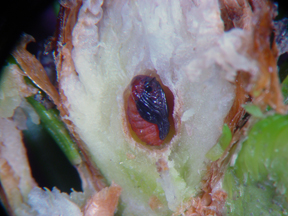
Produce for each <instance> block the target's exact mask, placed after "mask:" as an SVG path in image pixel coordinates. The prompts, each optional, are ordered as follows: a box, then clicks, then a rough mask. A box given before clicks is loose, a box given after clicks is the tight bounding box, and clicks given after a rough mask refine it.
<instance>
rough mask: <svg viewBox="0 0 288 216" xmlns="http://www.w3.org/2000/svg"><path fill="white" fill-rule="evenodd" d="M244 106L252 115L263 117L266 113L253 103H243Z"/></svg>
mask: <svg viewBox="0 0 288 216" xmlns="http://www.w3.org/2000/svg"><path fill="white" fill-rule="evenodd" d="M243 108H244V109H245V110H246V111H247V112H248V113H249V114H251V115H252V116H254V117H256V118H263V117H264V114H263V113H262V111H261V109H260V108H259V107H258V106H256V105H253V104H247V105H243Z"/></svg>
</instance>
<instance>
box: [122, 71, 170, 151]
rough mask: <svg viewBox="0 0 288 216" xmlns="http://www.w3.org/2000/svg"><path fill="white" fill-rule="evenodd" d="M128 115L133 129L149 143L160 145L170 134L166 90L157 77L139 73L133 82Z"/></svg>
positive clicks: (141, 138)
mask: <svg viewBox="0 0 288 216" xmlns="http://www.w3.org/2000/svg"><path fill="white" fill-rule="evenodd" d="M127 116H128V120H129V123H130V125H131V128H132V130H133V131H134V132H135V133H136V135H137V136H138V137H139V138H140V140H142V141H143V142H145V143H147V144H148V145H155V146H159V145H161V144H162V143H163V141H164V139H165V138H166V136H167V135H168V132H169V128H170V124H169V121H168V106H167V101H166V96H165V92H164V91H163V89H162V87H161V85H160V83H159V82H158V81H157V80H156V78H155V77H151V76H144V75H139V76H136V77H135V78H134V79H133V80H132V82H131V94H130V95H129V98H128V107H127Z"/></svg>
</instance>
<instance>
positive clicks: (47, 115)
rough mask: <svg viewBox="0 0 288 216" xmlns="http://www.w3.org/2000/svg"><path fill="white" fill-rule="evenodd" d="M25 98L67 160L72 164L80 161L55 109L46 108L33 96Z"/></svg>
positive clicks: (74, 145) (75, 148) (77, 152)
mask: <svg viewBox="0 0 288 216" xmlns="http://www.w3.org/2000/svg"><path fill="white" fill-rule="evenodd" d="M26 100H27V101H28V102H29V103H30V104H31V105H32V106H33V107H34V109H35V111H36V112H37V113H38V115H39V116H40V119H41V121H42V122H43V123H44V125H45V128H46V129H47V131H48V132H49V134H50V135H51V136H52V137H53V139H54V140H55V141H56V143H57V145H58V146H59V147H60V149H61V150H62V151H63V152H64V154H65V155H66V157H67V158H68V160H69V161H70V162H71V163H72V164H73V165H78V164H80V163H81V162H82V159H81V156H80V154H79V150H78V148H77V146H76V143H75V142H74V141H73V140H72V139H71V136H70V134H69V132H68V130H67V129H66V127H65V124H64V123H63V122H62V121H61V120H60V119H59V117H58V111H57V110H56V109H49V110H47V109H46V108H45V107H44V106H43V105H42V104H41V103H40V102H38V101H36V100H35V99H34V97H33V96H31V97H27V98H26Z"/></svg>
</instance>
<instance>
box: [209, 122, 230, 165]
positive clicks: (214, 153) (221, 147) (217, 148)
mask: <svg viewBox="0 0 288 216" xmlns="http://www.w3.org/2000/svg"><path fill="white" fill-rule="evenodd" d="M231 139H232V133H231V131H230V129H229V127H228V125H227V124H224V125H223V129H222V135H221V137H220V138H219V140H218V142H217V144H216V145H214V146H213V147H212V148H211V149H210V150H209V151H208V152H207V154H206V158H208V159H209V160H211V161H215V160H217V159H219V158H220V157H221V155H222V154H223V153H224V151H225V149H226V148H227V147H228V146H229V144H230V142H231Z"/></svg>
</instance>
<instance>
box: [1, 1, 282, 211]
mask: <svg viewBox="0 0 288 216" xmlns="http://www.w3.org/2000/svg"><path fill="white" fill-rule="evenodd" d="M286 1H287V0H280V1H276V2H278V4H279V7H278V8H279V17H278V19H281V18H283V17H288V10H287V6H286V4H285V3H286ZM55 5H57V1H54V0H8V1H4V2H1V6H0V68H2V66H3V65H5V64H7V62H6V59H7V58H8V57H9V53H10V52H11V50H12V49H13V47H14V46H15V43H16V42H17V41H18V38H19V36H20V35H21V33H22V32H25V33H28V34H31V35H32V36H33V37H34V38H35V39H36V41H37V42H39V41H44V40H45V39H46V38H47V37H49V36H53V33H54V31H55V26H56V20H57V19H56V12H55V8H56V9H57V6H55ZM33 49H35V45H34V46H33V44H32V45H31V50H32V51H33ZM0 75H1V74H0ZM28 127H29V130H27V131H24V133H23V134H24V142H25V145H26V147H27V152H28V157H29V161H30V163H31V168H32V174H33V177H34V178H35V179H36V181H37V182H38V184H39V186H40V187H47V188H49V189H52V187H53V186H57V187H58V188H59V189H60V190H61V191H65V192H68V193H69V192H70V188H74V189H75V190H77V191H79V190H81V183H80V179H79V177H78V174H77V172H76V170H75V169H74V167H72V166H71V165H70V164H69V162H68V161H67V160H66V158H65V156H64V155H63V154H62V152H61V150H60V149H59V148H58V146H57V145H56V144H55V143H54V141H53V139H52V138H51V137H50V136H49V134H48V133H47V132H46V130H45V129H44V127H43V126H42V125H41V124H40V125H39V126H37V125H33V124H32V123H31V122H30V123H29V122H28ZM39 143H40V144H41V145H39ZM37 144H38V145H37ZM39 161H40V162H39ZM55 176H56V177H57V178H56V177H55ZM0 215H3V216H4V215H5V211H4V209H3V208H2V206H1V205H0Z"/></svg>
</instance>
